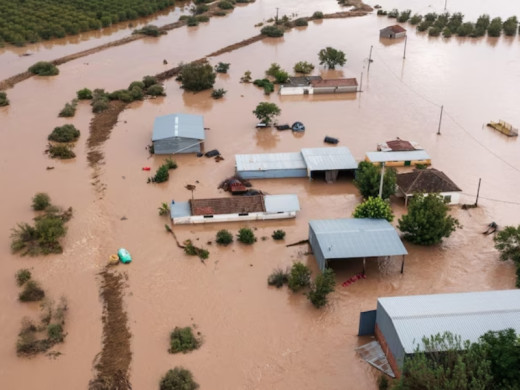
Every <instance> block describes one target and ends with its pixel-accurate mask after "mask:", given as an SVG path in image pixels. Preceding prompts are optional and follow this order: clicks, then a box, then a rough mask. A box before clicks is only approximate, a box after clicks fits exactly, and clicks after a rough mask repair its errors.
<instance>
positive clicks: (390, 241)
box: [309, 218, 408, 273]
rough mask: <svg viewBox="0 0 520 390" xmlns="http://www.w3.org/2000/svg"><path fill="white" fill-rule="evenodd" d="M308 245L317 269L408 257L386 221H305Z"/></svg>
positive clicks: (394, 231)
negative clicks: (338, 263) (331, 264)
mask: <svg viewBox="0 0 520 390" xmlns="http://www.w3.org/2000/svg"><path fill="white" fill-rule="evenodd" d="M309 244H310V246H311V248H312V252H313V253H314V257H315V258H316V262H317V263H318V266H319V268H320V270H322V271H323V270H324V269H325V267H326V266H327V265H328V263H329V262H330V261H332V260H334V261H346V260H352V259H363V273H364V271H365V260H366V258H377V257H389V256H402V263H401V273H402V272H403V269H404V256H405V255H406V254H408V252H407V250H406V248H405V247H404V245H403V243H402V242H401V239H400V238H399V235H398V234H397V231H396V230H395V228H394V227H393V226H392V225H391V224H390V223H389V222H388V221H387V220H386V219H370V218H343V219H322V220H312V221H309Z"/></svg>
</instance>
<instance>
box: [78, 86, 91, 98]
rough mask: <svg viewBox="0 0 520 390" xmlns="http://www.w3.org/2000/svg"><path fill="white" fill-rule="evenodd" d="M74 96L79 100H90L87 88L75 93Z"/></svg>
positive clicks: (89, 92)
mask: <svg viewBox="0 0 520 390" xmlns="http://www.w3.org/2000/svg"><path fill="white" fill-rule="evenodd" d="M76 96H77V97H78V99H79V100H88V99H92V91H91V90H90V89H88V88H83V89H80V90H79V91H78V92H76Z"/></svg>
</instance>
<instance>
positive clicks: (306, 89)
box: [279, 76, 321, 95]
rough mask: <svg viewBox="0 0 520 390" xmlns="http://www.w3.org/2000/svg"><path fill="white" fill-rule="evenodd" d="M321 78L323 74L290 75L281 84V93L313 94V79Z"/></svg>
mask: <svg viewBox="0 0 520 390" xmlns="http://www.w3.org/2000/svg"><path fill="white" fill-rule="evenodd" d="M314 80H321V76H304V77H290V78H289V81H288V82H287V83H285V84H282V85H280V90H279V93H280V95H312V93H313V91H312V87H311V81H314Z"/></svg>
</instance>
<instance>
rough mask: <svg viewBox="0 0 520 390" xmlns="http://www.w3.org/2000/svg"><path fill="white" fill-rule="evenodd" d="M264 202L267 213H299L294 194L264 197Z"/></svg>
mask: <svg viewBox="0 0 520 390" xmlns="http://www.w3.org/2000/svg"><path fill="white" fill-rule="evenodd" d="M264 201H265V211H266V212H268V213H278V212H291V211H300V202H299V201H298V196H297V195H295V194H287V195H265V196H264Z"/></svg>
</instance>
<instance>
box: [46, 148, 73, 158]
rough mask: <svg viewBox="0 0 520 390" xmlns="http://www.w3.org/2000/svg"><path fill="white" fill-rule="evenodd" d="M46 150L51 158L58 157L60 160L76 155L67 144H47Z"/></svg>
mask: <svg viewBox="0 0 520 390" xmlns="http://www.w3.org/2000/svg"><path fill="white" fill-rule="evenodd" d="M47 152H48V153H49V156H51V158H59V159H60V160H68V159H71V158H74V157H76V154H75V153H74V152H73V151H72V149H71V148H70V146H69V145H49V147H48V149H47Z"/></svg>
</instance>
